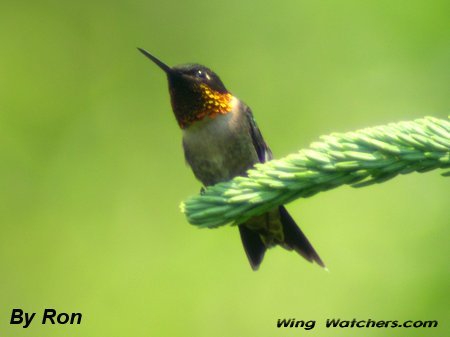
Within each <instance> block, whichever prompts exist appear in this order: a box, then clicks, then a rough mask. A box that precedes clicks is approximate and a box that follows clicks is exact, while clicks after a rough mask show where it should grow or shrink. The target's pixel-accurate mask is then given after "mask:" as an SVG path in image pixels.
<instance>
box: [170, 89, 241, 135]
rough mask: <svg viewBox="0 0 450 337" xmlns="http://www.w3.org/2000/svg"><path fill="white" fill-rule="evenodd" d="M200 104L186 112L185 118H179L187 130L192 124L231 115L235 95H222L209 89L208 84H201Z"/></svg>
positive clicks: (179, 121) (183, 127) (181, 124)
mask: <svg viewBox="0 0 450 337" xmlns="http://www.w3.org/2000/svg"><path fill="white" fill-rule="evenodd" d="M198 89H199V92H198V93H199V94H200V95H199V96H200V97H199V99H198V101H197V103H198V104H195V107H191V108H193V109H192V110H191V111H186V112H185V113H184V114H183V116H179V118H177V119H178V124H179V125H180V127H181V128H182V129H185V128H186V127H188V126H189V125H190V124H192V123H194V122H196V121H200V120H202V119H203V118H205V117H208V118H216V117H217V116H218V115H225V114H227V113H229V112H230V111H231V110H232V109H233V107H232V104H231V101H232V99H233V95H231V94H230V93H228V92H227V93H221V92H218V91H215V90H212V89H211V88H209V87H208V86H207V85H206V84H200V86H199V87H198Z"/></svg>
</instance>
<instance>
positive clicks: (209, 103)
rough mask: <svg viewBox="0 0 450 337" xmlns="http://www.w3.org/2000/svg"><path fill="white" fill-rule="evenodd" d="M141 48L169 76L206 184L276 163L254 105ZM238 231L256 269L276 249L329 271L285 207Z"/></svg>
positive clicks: (197, 68)
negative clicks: (169, 64)
mask: <svg viewBox="0 0 450 337" xmlns="http://www.w3.org/2000/svg"><path fill="white" fill-rule="evenodd" d="M138 50H139V51H140V52H141V53H142V54H144V55H145V56H146V57H148V58H149V59H150V60H151V61H153V62H154V63H155V64H156V65H157V66H158V67H159V68H161V69H162V70H163V71H164V72H165V74H166V76H167V79H168V83H169V93H170V100H171V105H172V110H173V113H174V115H175V118H176V120H177V122H178V125H179V127H180V129H181V131H182V135H183V136H182V143H183V149H184V156H185V159H186V162H187V164H188V165H189V166H190V167H191V168H192V171H193V173H194V175H195V177H196V178H197V179H198V180H200V181H201V182H202V183H203V185H204V186H210V185H214V184H217V183H219V182H223V181H228V180H230V179H232V178H233V177H236V176H245V175H246V171H247V170H248V169H250V168H251V167H252V166H253V165H254V164H256V163H264V162H266V161H268V160H271V159H272V152H271V150H270V148H269V147H268V146H267V144H266V142H265V141H264V139H263V137H262V135H261V132H260V130H259V128H258V126H257V125H256V122H255V119H254V118H253V114H252V111H251V110H250V108H249V106H248V105H246V104H245V103H244V102H243V101H241V100H240V99H238V98H237V97H235V96H233V94H231V92H229V91H228V90H227V89H226V87H225V85H224V84H223V82H222V80H221V79H220V78H219V76H218V75H217V74H216V73H215V72H213V71H212V70H211V69H209V68H207V67H205V66H202V65H200V64H182V65H178V66H174V67H169V66H168V65H166V64H165V63H163V62H162V61H160V60H159V59H158V58H156V57H155V56H153V55H152V54H150V53H149V52H148V51H146V50H144V49H141V48H138ZM238 228H239V233H240V237H241V240H242V244H243V246H244V250H245V253H246V255H247V258H248V261H249V263H250V266H251V267H252V269H253V270H255V271H256V270H258V268H259V266H260V264H261V262H262V260H263V258H264V255H265V252H266V250H267V249H268V248H271V247H274V246H276V245H279V246H281V247H283V248H285V249H287V250H294V251H296V252H297V253H298V254H300V255H301V256H303V257H304V258H305V259H306V260H308V261H310V262H316V263H317V264H319V265H320V266H322V267H324V268H325V265H324V263H323V262H322V260H321V258H320V257H319V255H318V254H317V252H316V251H315V249H314V248H313V246H312V245H311V243H310V242H309V240H308V239H307V238H306V236H305V234H303V232H302V231H301V230H300V228H299V227H298V226H297V224H296V223H295V221H294V219H293V218H292V217H291V216H290V214H289V213H288V212H287V210H286V208H285V207H284V206H278V207H276V208H273V209H272V210H270V211H268V212H267V213H265V214H262V215H259V216H255V217H253V218H251V219H250V220H247V221H246V222H244V223H241V224H239V225H238Z"/></svg>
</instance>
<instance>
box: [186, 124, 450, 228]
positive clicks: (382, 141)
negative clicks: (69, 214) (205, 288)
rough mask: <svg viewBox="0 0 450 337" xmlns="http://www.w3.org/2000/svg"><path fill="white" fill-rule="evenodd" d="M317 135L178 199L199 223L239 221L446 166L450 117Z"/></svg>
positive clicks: (449, 162)
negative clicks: (295, 149) (301, 200)
mask: <svg viewBox="0 0 450 337" xmlns="http://www.w3.org/2000/svg"><path fill="white" fill-rule="evenodd" d="M320 138H321V141H319V142H315V143H312V144H311V145H310V147H309V148H308V149H304V150H301V151H299V152H298V153H296V154H291V155H289V156H287V157H285V158H282V159H279V160H272V161H270V162H267V163H264V164H256V165H255V167H254V168H252V169H250V170H249V171H248V172H247V173H248V176H247V177H236V178H234V179H232V180H231V181H228V182H225V183H220V184H217V185H214V186H211V187H208V188H207V189H206V190H205V191H204V193H202V194H201V195H198V196H194V197H190V198H189V199H188V200H186V201H185V202H184V203H182V204H181V209H182V211H183V212H184V213H186V216H187V218H188V221H189V222H190V223H191V224H193V225H197V226H200V227H217V226H221V225H225V224H227V223H230V222H233V223H242V222H244V221H245V220H247V219H249V218H250V217H252V216H254V215H258V214H261V213H264V212H265V211H267V210H270V209H272V208H274V207H275V206H278V205H281V204H285V203H288V202H290V201H292V200H294V199H297V198H306V197H310V196H312V195H314V194H316V193H319V192H322V191H326V190H330V189H333V188H335V187H338V186H341V185H344V184H349V185H352V186H353V187H361V186H367V185H370V184H373V183H381V182H384V181H386V180H388V179H391V178H393V177H395V176H396V175H398V174H406V173H411V172H426V171H429V170H433V169H436V168H447V167H450V122H449V120H445V119H437V118H433V117H426V118H423V119H418V120H415V121H411V122H400V123H391V124H388V125H383V126H378V127H373V128H367V129H362V130H358V131H354V132H347V133H333V134H331V135H327V136H322V137H320ZM449 173H450V172H446V173H444V174H443V175H450V174H449Z"/></svg>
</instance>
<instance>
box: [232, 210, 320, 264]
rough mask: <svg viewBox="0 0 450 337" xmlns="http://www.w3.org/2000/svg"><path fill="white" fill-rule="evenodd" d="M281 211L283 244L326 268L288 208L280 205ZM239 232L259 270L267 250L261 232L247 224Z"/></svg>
mask: <svg viewBox="0 0 450 337" xmlns="http://www.w3.org/2000/svg"><path fill="white" fill-rule="evenodd" d="M279 212H280V220H281V224H282V226H283V234H284V242H283V243H282V244H281V245H282V246H283V247H284V248H286V249H292V250H295V251H296V252H297V253H299V254H300V255H301V256H303V257H304V258H305V259H306V260H308V261H309V262H316V263H317V264H318V265H319V266H321V267H323V268H325V264H324V263H323V261H322V259H321V258H320V257H319V254H317V252H316V250H315V249H314V247H313V246H312V245H311V243H310V242H309V240H308V239H307V238H306V236H305V234H303V232H302V231H301V230H300V228H299V227H298V226H297V224H296V223H295V221H294V219H292V217H291V216H290V215H289V213H288V211H287V210H286V208H284V206H279ZM239 232H240V234H241V240H242V244H243V246H244V249H245V253H246V254H247V258H248V260H249V262H250V265H251V267H252V269H253V270H258V268H259V266H260V264H261V262H262V260H263V258H264V254H265V253H266V250H267V247H266V245H265V244H264V242H263V240H262V238H261V234H259V233H258V232H256V231H254V230H252V229H250V228H248V227H246V226H239Z"/></svg>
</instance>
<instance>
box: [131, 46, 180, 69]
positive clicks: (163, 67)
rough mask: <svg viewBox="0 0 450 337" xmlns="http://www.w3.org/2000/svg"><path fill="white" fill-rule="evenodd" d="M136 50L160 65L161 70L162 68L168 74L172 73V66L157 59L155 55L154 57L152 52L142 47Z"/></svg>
mask: <svg viewBox="0 0 450 337" xmlns="http://www.w3.org/2000/svg"><path fill="white" fill-rule="evenodd" d="M138 50H139V51H140V52H141V53H142V54H144V55H145V56H147V57H148V58H149V59H150V60H152V61H153V62H154V63H156V65H157V66H158V67H160V68H161V69H162V70H164V72H165V73H166V74H167V75H169V74H171V73H172V68H170V67H169V66H168V65H167V64H165V63H163V62H161V61H160V60H158V59H157V58H156V57H154V56H153V55H152V54H150V53H149V52H148V51H146V50H145V49H142V48H138Z"/></svg>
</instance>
